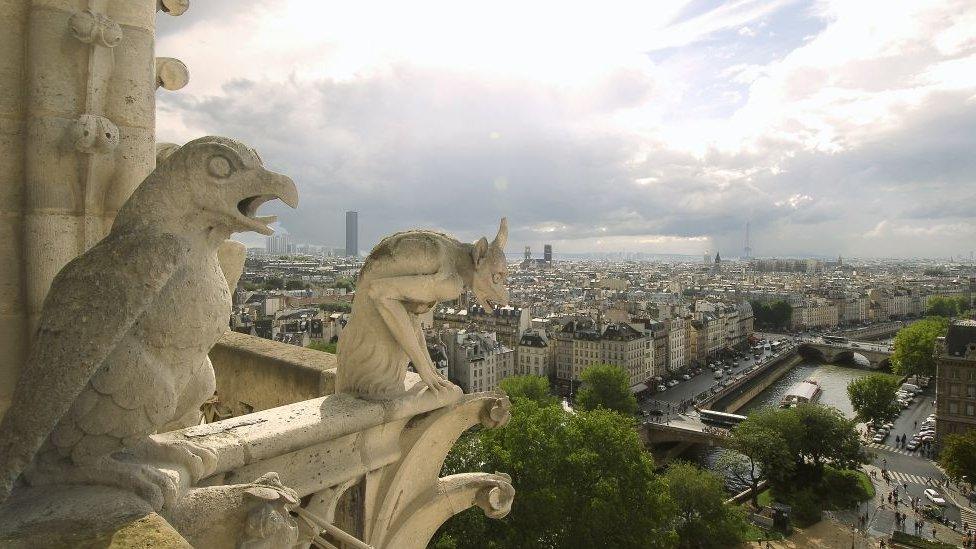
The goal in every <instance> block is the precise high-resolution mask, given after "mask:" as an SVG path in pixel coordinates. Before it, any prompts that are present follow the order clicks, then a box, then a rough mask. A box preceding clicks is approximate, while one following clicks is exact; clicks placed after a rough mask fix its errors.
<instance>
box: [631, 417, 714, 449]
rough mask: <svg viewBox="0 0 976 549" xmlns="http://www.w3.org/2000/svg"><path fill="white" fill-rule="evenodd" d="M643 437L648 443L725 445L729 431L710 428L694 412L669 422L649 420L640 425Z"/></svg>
mask: <svg viewBox="0 0 976 549" xmlns="http://www.w3.org/2000/svg"><path fill="white" fill-rule="evenodd" d="M640 435H641V439H642V440H643V441H644V442H645V443H646V444H651V445H655V444H662V443H667V442H688V443H695V444H705V445H708V446H723V445H724V444H725V440H726V439H727V438H728V431H726V430H724V429H716V428H710V427H707V426H706V425H704V424H702V422H701V421H700V420H699V419H698V416H697V415H696V414H694V413H690V414H688V415H681V416H678V417H677V418H675V419H672V420H671V421H669V422H667V423H655V422H648V423H643V424H642V425H641V427H640Z"/></svg>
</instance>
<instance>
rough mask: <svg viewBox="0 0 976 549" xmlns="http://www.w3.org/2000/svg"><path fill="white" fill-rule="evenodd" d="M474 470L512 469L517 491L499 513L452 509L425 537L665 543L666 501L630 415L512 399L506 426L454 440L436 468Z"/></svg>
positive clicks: (514, 542) (546, 543) (486, 542)
mask: <svg viewBox="0 0 976 549" xmlns="http://www.w3.org/2000/svg"><path fill="white" fill-rule="evenodd" d="M478 470H487V471H505V472H507V473H509V474H510V475H511V476H512V482H513V484H514V485H515V486H516V487H517V489H518V496H517V497H516V498H515V502H514V504H513V505H512V511H511V513H510V514H509V515H508V517H506V518H505V519H504V520H490V519H486V518H485V517H484V514H483V513H482V512H481V511H480V510H479V509H469V510H467V511H465V512H463V513H460V514H459V515H457V516H455V517H454V518H452V519H450V520H448V521H447V522H446V523H445V524H444V525H443V526H442V527H441V529H440V531H439V533H438V535H435V537H434V544H436V545H437V546H439V547H457V548H458V549H468V548H471V549H474V548H484V547H491V548H502V547H519V548H526V549H533V548H562V547H565V548H598V547H599V548H603V547H620V548H631V547H632V548H643V547H649V548H655V547H673V546H674V543H675V536H674V532H673V529H672V524H671V522H672V521H671V518H672V506H671V503H670V498H669V497H668V495H667V490H666V487H665V485H664V483H663V481H662V479H661V478H660V477H659V476H658V475H655V474H654V463H653V460H652V459H651V457H650V455H649V454H648V453H647V452H646V451H645V450H644V448H643V445H642V444H641V441H640V438H639V437H638V435H637V432H636V430H635V429H634V426H633V420H632V419H631V418H628V417H624V416H621V415H620V414H617V413H615V412H611V411H608V410H594V411H590V412H585V411H581V412H578V413H576V414H569V413H567V412H565V411H564V410H563V409H562V407H560V406H558V405H540V404H539V403H537V402H536V401H535V400H532V399H530V398H520V397H517V398H515V399H513V401H512V419H511V421H510V422H509V424H508V425H507V426H506V427H504V428H501V429H494V430H481V431H478V432H476V433H473V434H472V435H470V436H468V437H465V438H464V439H462V441H460V442H459V443H458V444H457V445H456V446H455V447H454V449H453V450H452V451H451V454H450V455H449V456H448V459H447V460H446V461H445V464H444V470H443V471H442V474H443V475H448V474H454V473H460V472H468V471H478ZM448 536H449V539H448ZM450 540H453V543H454V545H448V542H449V541H450Z"/></svg>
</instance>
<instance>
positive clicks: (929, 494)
mask: <svg viewBox="0 0 976 549" xmlns="http://www.w3.org/2000/svg"><path fill="white" fill-rule="evenodd" d="M925 499H927V500H929V501H931V502H932V503H934V504H936V505H938V506H940V507H941V506H943V505H945V504H946V500H945V498H943V497H942V494H940V493H938V492H937V491H935V490H934V489H932V488H926V489H925Z"/></svg>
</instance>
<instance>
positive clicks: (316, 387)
mask: <svg viewBox="0 0 976 549" xmlns="http://www.w3.org/2000/svg"><path fill="white" fill-rule="evenodd" d="M210 361H211V362H212V363H213V367H214V373H215V374H216V377H217V393H218V398H219V402H220V404H221V406H222V407H225V408H226V409H228V410H229V411H230V412H231V413H232V414H233V415H235V416H239V415H243V414H247V413H250V412H258V411H261V410H267V409H269V408H274V407H276V406H284V405H285V404H291V403H293V402H300V401H303V400H308V399H310V398H316V397H320V396H325V395H331V394H332V393H334V392H335V367H336V358H335V355H333V354H330V353H323V352H321V351H315V350H313V349H306V348H304V347H298V346H295V345H288V344H286V343H281V342H279V341H272V340H270V339H263V338H260V337H255V336H250V335H245V334H239V333H237V332H227V333H225V334H224V335H223V336H221V338H220V340H219V341H217V344H216V345H214V346H213V348H212V349H211V350H210Z"/></svg>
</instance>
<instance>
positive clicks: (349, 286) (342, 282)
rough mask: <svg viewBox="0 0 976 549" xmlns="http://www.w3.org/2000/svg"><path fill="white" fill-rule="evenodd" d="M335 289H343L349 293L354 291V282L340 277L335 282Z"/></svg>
mask: <svg viewBox="0 0 976 549" xmlns="http://www.w3.org/2000/svg"><path fill="white" fill-rule="evenodd" d="M335 287H336V288H345V289H346V291H347V292H351V291H353V290H355V289H356V281H354V280H353V279H351V278H349V277H345V276H344V277H340V278H338V279H336V281H335Z"/></svg>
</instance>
